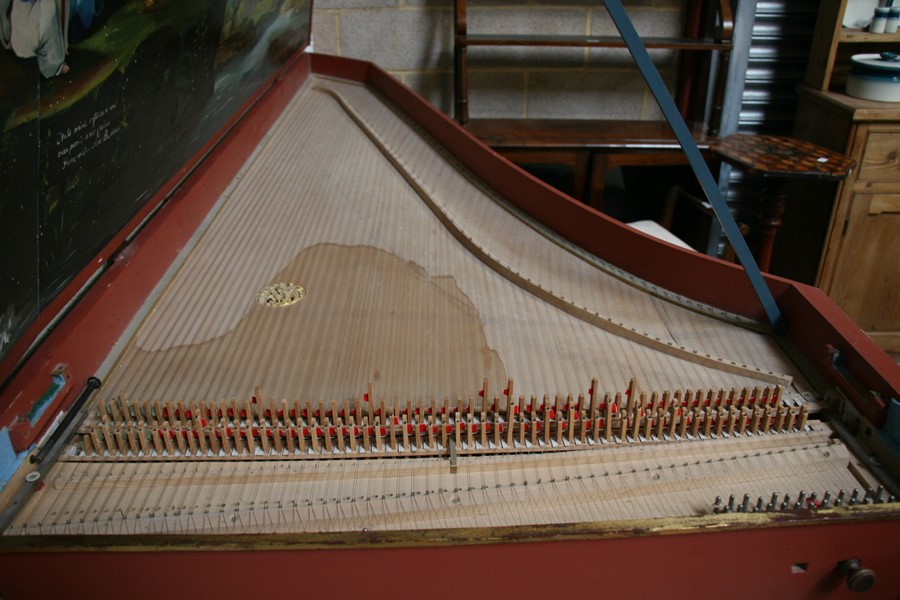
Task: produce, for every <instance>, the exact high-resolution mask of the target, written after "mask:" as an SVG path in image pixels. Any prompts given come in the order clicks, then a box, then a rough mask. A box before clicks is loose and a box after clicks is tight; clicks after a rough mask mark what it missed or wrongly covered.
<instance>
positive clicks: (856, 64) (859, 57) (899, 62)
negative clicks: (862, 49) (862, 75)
mask: <svg viewBox="0 0 900 600" xmlns="http://www.w3.org/2000/svg"><path fill="white" fill-rule="evenodd" d="M850 60H851V62H852V63H853V72H854V73H855V72H858V71H860V70H861V71H862V72H870V73H871V72H873V71H874V72H875V73H878V72H881V73H884V74H887V73H891V74H893V73H900V55H898V54H897V53H896V52H882V53H881V54H854V55H853V57H852V58H851V59H850Z"/></svg>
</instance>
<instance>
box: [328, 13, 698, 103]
mask: <svg viewBox="0 0 900 600" xmlns="http://www.w3.org/2000/svg"><path fill="white" fill-rule="evenodd" d="M623 3H624V5H625V8H626V10H627V11H628V14H629V16H630V17H631V18H632V21H633V22H634V24H635V27H636V28H637V30H638V33H640V34H641V35H643V36H649V37H657V36H678V35H680V34H681V30H682V27H683V21H684V5H685V2H684V1H683V0H624V2H623ZM468 17H469V18H468V24H469V33H547V34H563V35H616V30H615V27H614V25H613V24H612V21H611V20H610V18H609V15H608V14H607V12H606V9H605V8H604V7H603V3H602V2H601V1H599V0H594V1H588V0H557V1H552V0H471V1H470V2H469V15H468ZM313 44H314V49H315V51H316V52H319V53H323V54H335V55H338V56H346V57H351V58H361V59H365V60H370V61H372V62H375V63H376V64H378V65H379V66H381V67H382V68H384V69H386V70H387V71H389V72H390V73H391V74H393V75H394V76H395V77H397V78H398V79H400V80H401V81H403V82H404V83H406V84H407V85H409V86H410V87H412V88H413V89H415V90H416V91H418V92H419V93H420V94H422V95H423V96H424V97H425V98H426V99H428V100H429V101H431V102H432V103H433V104H435V105H436V106H437V107H438V108H440V109H441V110H442V111H444V112H445V113H447V114H452V112H453V1H452V0H315V2H314V12H313ZM651 54H652V56H653V58H654V61H655V62H656V65H657V67H658V68H659V69H660V71H661V73H662V75H663V78H664V79H665V81H666V82H667V83H668V84H669V86H670V88H672V87H674V85H675V82H676V78H677V69H678V67H677V65H678V56H677V54H678V53H677V52H671V51H653V52H651ZM469 111H470V116H471V117H472V118H479V117H488V118H503V117H509V118H525V117H530V118H569V119H590V118H596V119H655V118H660V115H659V111H658V109H657V108H656V104H655V102H654V101H653V98H652V97H651V95H650V92H649V90H648V89H647V87H646V85H645V84H644V82H643V79H642V78H641V76H640V74H639V73H638V72H637V69H636V68H635V67H634V66H633V64H632V62H631V57H630V56H629V55H628V51H627V50H624V49H586V48H523V47H503V48H471V49H470V50H469Z"/></svg>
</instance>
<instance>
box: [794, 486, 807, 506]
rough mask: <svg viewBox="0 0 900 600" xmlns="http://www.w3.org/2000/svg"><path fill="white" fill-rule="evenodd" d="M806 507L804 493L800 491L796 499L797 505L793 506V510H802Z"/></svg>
mask: <svg viewBox="0 0 900 600" xmlns="http://www.w3.org/2000/svg"><path fill="white" fill-rule="evenodd" d="M805 505H806V492H804V491H803V490H800V495H799V496H798V497H797V504H795V505H794V509H795V510H796V509H800V508H803V507H804V506H805Z"/></svg>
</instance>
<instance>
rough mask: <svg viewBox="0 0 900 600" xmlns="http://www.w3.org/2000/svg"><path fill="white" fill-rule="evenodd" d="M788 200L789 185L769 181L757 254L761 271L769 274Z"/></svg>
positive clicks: (763, 199) (764, 193) (765, 194)
mask: <svg viewBox="0 0 900 600" xmlns="http://www.w3.org/2000/svg"><path fill="white" fill-rule="evenodd" d="M786 199H787V185H786V184H785V182H781V181H771V180H770V181H769V182H768V185H767V187H766V189H765V191H764V192H763V198H762V219H760V223H759V224H760V239H759V249H758V251H757V253H756V262H757V264H758V265H759V269H760V270H761V271H766V272H768V270H769V265H770V264H771V263H772V248H773V247H774V245H775V236H776V235H777V234H778V228H779V227H781V216H782V215H783V214H784V207H785V201H786Z"/></svg>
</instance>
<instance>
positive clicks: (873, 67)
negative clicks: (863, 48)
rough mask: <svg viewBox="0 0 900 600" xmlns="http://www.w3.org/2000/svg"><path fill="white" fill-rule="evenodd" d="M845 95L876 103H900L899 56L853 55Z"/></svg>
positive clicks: (887, 54) (884, 53)
mask: <svg viewBox="0 0 900 600" xmlns="http://www.w3.org/2000/svg"><path fill="white" fill-rule="evenodd" d="M847 95H849V96H855V97H857V98H864V99H866V100H877V101H878V102H900V56H898V55H897V54H895V53H893V52H882V53H881V54H854V55H853V57H852V58H851V67H850V73H849V74H848V75H847Z"/></svg>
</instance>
